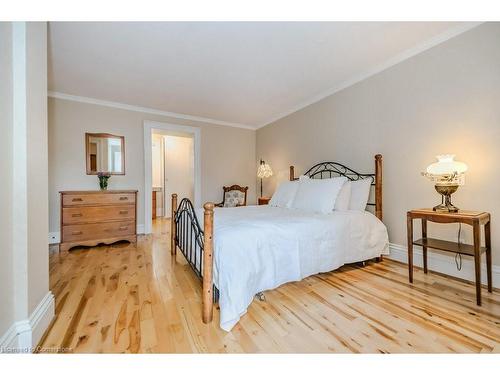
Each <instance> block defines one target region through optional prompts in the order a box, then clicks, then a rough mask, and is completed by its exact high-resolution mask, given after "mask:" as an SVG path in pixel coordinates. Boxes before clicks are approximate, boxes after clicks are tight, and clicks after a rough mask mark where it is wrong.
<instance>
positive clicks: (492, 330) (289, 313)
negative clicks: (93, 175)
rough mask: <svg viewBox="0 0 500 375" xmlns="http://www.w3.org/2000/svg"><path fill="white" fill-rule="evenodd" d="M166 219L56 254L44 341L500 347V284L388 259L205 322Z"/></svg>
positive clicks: (116, 345) (83, 347) (223, 346)
mask: <svg viewBox="0 0 500 375" xmlns="http://www.w3.org/2000/svg"><path fill="white" fill-rule="evenodd" d="M168 231H169V222H168V221H166V220H157V221H156V222H155V224H154V234H153V235H150V236H140V237H139V240H138V243H137V248H135V247H134V246H133V245H129V244H116V245H113V246H101V247H97V248H79V249H76V250H72V251H71V252H69V253H61V254H59V253H57V252H53V253H52V254H51V256H50V288H51V290H52V291H53V293H54V295H55V297H56V318H55V319H54V321H53V323H52V326H51V328H50V329H49V331H48V332H47V333H46V335H45V336H44V338H42V341H41V343H40V344H41V346H42V347H45V348H48V347H50V348H56V347H57V348H61V347H62V348H69V351H70V352H94V353H115V352H132V353H137V352H148V353H149V352H155V353H174V352H175V353H191V352H194V353H199V352H211V353H223V352H236V353H239V352H249V353H254V352H264V353H270V352H292V353H316V352H334V353H343V352H353V353H401V352H403V353H409V352H424V353H426V352H432V353H434V352H438V353H444V352H459V353H468V352H475V353H489V352H500V293H499V292H498V290H496V291H494V292H493V293H492V294H490V293H487V292H486V290H484V292H483V306H482V307H477V306H476V304H475V295H474V287H473V286H472V285H470V284H467V283H464V282H460V281H457V280H454V279H451V278H447V277H444V276H440V275H436V274H432V273H431V274H428V275H425V274H424V273H423V272H421V271H420V270H418V271H416V272H415V275H414V280H415V281H414V285H409V283H408V282H407V268H406V265H403V264H399V263H396V262H393V261H390V260H384V262H382V263H370V264H369V265H367V266H366V267H364V268H359V267H355V266H345V267H342V268H341V269H340V270H337V271H334V272H330V273H327V274H320V275H317V276H312V277H309V278H307V279H305V280H302V281H300V282H294V283H289V284H286V285H284V286H282V287H280V288H278V289H276V290H273V291H268V292H265V298H266V300H265V301H258V300H257V299H255V300H254V302H253V303H252V305H251V306H250V308H249V310H248V313H247V314H246V315H244V316H243V317H242V319H241V321H240V322H239V323H238V324H237V325H236V326H235V327H234V328H233V330H232V331H231V332H229V333H227V332H225V331H223V330H221V329H220V328H219V326H218V323H219V314H218V311H215V314H214V320H213V322H212V323H211V324H208V325H205V324H203V323H202V322H201V304H200V292H201V284H200V282H199V281H198V280H197V279H196V278H195V277H194V276H193V273H192V271H191V270H190V268H189V266H187V265H186V262H185V261H184V259H183V258H182V255H181V254H178V255H177V261H174V260H173V259H172V258H171V256H170V249H169V235H168Z"/></svg>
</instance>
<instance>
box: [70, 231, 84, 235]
mask: <svg viewBox="0 0 500 375" xmlns="http://www.w3.org/2000/svg"><path fill="white" fill-rule="evenodd" d="M71 234H72V235H74V236H76V235H78V234H82V231H81V230H79V231H75V232H72V233H71Z"/></svg>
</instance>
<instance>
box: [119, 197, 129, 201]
mask: <svg viewBox="0 0 500 375" xmlns="http://www.w3.org/2000/svg"><path fill="white" fill-rule="evenodd" d="M120 200H121V201H128V197H120Z"/></svg>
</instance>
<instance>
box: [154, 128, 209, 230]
mask: <svg viewBox="0 0 500 375" xmlns="http://www.w3.org/2000/svg"><path fill="white" fill-rule="evenodd" d="M144 153H145V157H144V160H145V173H144V175H145V192H144V233H151V232H152V220H153V219H154V218H158V217H160V218H161V217H165V218H169V217H170V216H171V212H172V207H171V196H172V194H173V193H177V194H178V199H179V201H180V200H181V199H182V198H189V199H190V200H191V201H192V202H193V204H194V205H195V207H200V206H201V199H200V195H201V192H200V186H201V183H200V129H198V128H194V127H188V126H180V125H172V124H165V123H159V122H153V121H145V122H144Z"/></svg>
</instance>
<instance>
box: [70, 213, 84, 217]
mask: <svg viewBox="0 0 500 375" xmlns="http://www.w3.org/2000/svg"><path fill="white" fill-rule="evenodd" d="M71 216H72V217H82V216H83V215H82V214H73V215H71Z"/></svg>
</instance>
